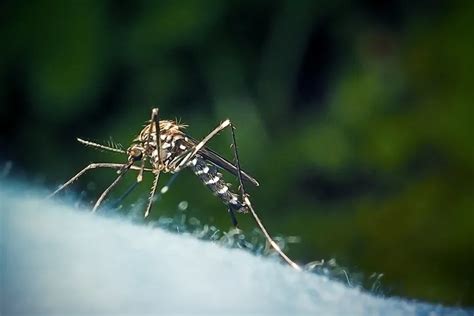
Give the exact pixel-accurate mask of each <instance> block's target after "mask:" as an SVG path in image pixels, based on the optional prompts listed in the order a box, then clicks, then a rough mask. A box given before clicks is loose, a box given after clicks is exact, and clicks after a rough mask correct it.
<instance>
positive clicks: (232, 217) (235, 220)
mask: <svg viewBox="0 0 474 316" xmlns="http://www.w3.org/2000/svg"><path fill="white" fill-rule="evenodd" d="M227 211H228V212H229V215H230V220H231V221H232V225H233V226H234V227H235V228H239V223H238V222H237V218H236V217H235V212H234V210H233V209H232V208H230V207H229V208H228V209H227Z"/></svg>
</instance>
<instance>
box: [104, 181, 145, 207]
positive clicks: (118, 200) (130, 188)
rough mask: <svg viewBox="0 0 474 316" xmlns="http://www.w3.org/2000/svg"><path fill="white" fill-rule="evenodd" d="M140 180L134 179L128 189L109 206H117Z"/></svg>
mask: <svg viewBox="0 0 474 316" xmlns="http://www.w3.org/2000/svg"><path fill="white" fill-rule="evenodd" d="M139 183H140V182H138V181H135V182H134V183H133V184H132V185H131V186H130V187H129V188H128V189H127V191H125V193H123V194H122V196H121V197H119V198H118V199H117V200H116V201H115V202H114V203H113V204H112V206H111V208H117V207H118V206H119V204H120V203H121V202H122V201H123V200H124V199H125V198H126V197H127V196H128V195H129V194H130V193H131V192H132V191H133V190H134V189H135V188H136V187H137V186H138V184H139Z"/></svg>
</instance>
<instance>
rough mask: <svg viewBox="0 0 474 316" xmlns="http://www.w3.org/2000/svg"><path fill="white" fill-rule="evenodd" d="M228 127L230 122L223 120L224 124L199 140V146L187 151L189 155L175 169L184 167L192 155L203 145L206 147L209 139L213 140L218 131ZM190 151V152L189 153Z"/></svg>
mask: <svg viewBox="0 0 474 316" xmlns="http://www.w3.org/2000/svg"><path fill="white" fill-rule="evenodd" d="M229 125H230V120H229V119H227V120H225V121H224V122H222V123H221V124H220V125H219V126H217V127H216V128H215V129H214V130H213V131H212V132H210V133H209V134H208V135H207V136H206V137H204V139H203V140H201V142H200V143H199V144H197V145H196V146H194V147H192V148H190V149H189V151H190V152H189V153H188V154H187V155H186V156H185V157H184V158H183V160H181V162H180V163H179V164H178V166H177V168H178V170H179V168H181V167H183V166H185V165H186V164H187V163H188V162H189V161H190V160H191V159H192V158H193V157H194V155H195V154H196V153H197V152H198V151H199V150H200V149H201V148H202V147H204V145H206V143H207V142H208V141H209V140H211V138H213V137H214V136H216V135H217V133H219V132H220V131H222V130H223V129H224V128H226V127H227V126H229ZM191 150H192V151H191Z"/></svg>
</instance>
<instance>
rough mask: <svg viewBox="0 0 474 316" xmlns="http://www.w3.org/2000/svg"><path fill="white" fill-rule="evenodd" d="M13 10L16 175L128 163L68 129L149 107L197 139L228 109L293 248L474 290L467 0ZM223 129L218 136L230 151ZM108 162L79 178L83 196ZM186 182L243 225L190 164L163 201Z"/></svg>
mask: <svg viewBox="0 0 474 316" xmlns="http://www.w3.org/2000/svg"><path fill="white" fill-rule="evenodd" d="M0 17H1V18H0V25H1V26H0V32H1V35H2V36H1V38H2V48H1V52H0V56H1V59H0V80H1V85H0V100H1V106H0V117H1V130H2V133H1V138H0V148H1V150H0V162H2V164H3V163H5V162H6V161H11V162H13V169H12V171H11V175H12V176H13V177H15V178H23V179H26V180H28V181H30V182H31V183H36V184H41V185H45V186H47V187H49V188H53V187H54V186H56V185H58V184H60V183H61V182H63V181H65V180H66V179H68V178H69V177H71V176H72V175H73V174H75V173H76V172H77V171H78V170H80V169H81V168H82V167H84V166H85V165H87V164H88V163H89V162H92V161H95V162H106V161H113V162H123V161H124V157H122V156H120V155H117V154H113V153H106V152H99V151H96V150H93V149H89V148H85V147H84V146H82V145H81V144H79V143H77V142H76V141H75V137H83V138H86V139H90V140H95V141H99V142H105V143H106V142H108V141H110V139H111V138H112V139H113V140H114V141H115V142H119V143H121V144H122V145H123V146H124V147H127V146H128V145H129V142H130V141H131V140H132V139H133V138H134V137H135V136H136V134H137V133H138V132H139V130H140V128H141V127H142V125H143V123H144V122H145V121H146V120H148V119H149V116H150V109H151V108H152V107H155V106H158V107H160V110H161V115H162V117H163V118H169V119H174V118H179V119H181V121H182V122H183V123H186V124H189V125H190V126H189V129H188V131H189V134H190V135H192V136H193V137H195V138H200V137H204V136H205V135H206V134H207V133H208V132H209V131H210V130H212V129H213V128H214V127H215V126H216V125H217V124H218V123H219V122H220V121H221V120H223V119H225V118H227V117H228V118H231V119H232V121H233V122H234V123H235V125H236V126H237V140H238V143H239V147H240V148H239V149H240V157H241V161H242V166H243V168H244V169H245V170H247V171H248V172H249V173H250V174H252V175H254V176H255V177H256V178H257V179H258V180H259V181H260V183H261V186H260V187H259V188H250V187H248V189H249V191H250V193H251V195H252V199H253V201H254V204H255V206H256V208H257V210H258V211H259V213H260V214H261V216H262V218H263V220H264V222H265V223H266V225H267V227H268V228H269V230H270V231H271V232H272V233H273V234H280V235H284V236H291V235H296V236H301V242H300V243H298V244H294V245H291V248H290V250H289V255H290V256H291V257H293V258H295V259H296V260H297V261H298V262H301V263H304V262H309V261H312V260H318V259H323V258H324V259H329V258H336V259H337V260H338V262H339V263H340V264H343V265H344V266H347V267H349V271H351V270H353V271H360V272H363V273H365V274H366V275H370V274H371V273H372V272H381V273H384V278H383V279H382V283H383V286H384V289H385V291H386V293H389V294H390V295H402V296H408V297H411V298H417V299H422V300H428V301H433V302H441V303H445V304H455V305H463V306H472V305H474V283H473V281H474V210H473V205H474V195H473V188H474V183H473V175H474V172H473V171H474V150H473V143H472V140H471V138H472V135H473V133H472V132H473V130H472V125H470V124H471V123H472V118H473V116H472V115H473V113H472V103H473V100H474V89H473V87H474V77H473V70H474V67H473V66H474V65H473V64H474V41H473V30H474V5H473V2H471V1H419V2H409V1H383V2H380V1H212V0H201V1H155V2H152V1H150V2H149V1H118V2H115V1H71V2H67V1H3V2H2V4H0ZM230 140H231V138H230V135H229V132H224V133H221V136H220V137H218V138H216V139H215V140H213V141H212V142H211V147H213V148H214V149H215V150H217V151H219V152H221V153H223V155H224V156H226V157H229V158H230V157H232V155H231V151H230V149H229V143H230ZM114 175H115V173H114V172H113V171H110V170H98V171H95V172H91V173H90V174H88V175H87V176H84V178H83V179H82V180H81V181H78V183H76V184H75V185H74V186H73V187H71V190H76V192H81V191H83V198H84V201H86V202H87V203H88V202H90V201H92V200H93V199H94V198H97V196H98V195H99V194H100V192H101V190H103V189H104V188H105V187H106V186H107V185H108V183H110V182H111V181H112V179H113V178H114ZM133 181H134V176H132V175H129V179H128V183H131V182H133ZM164 181H166V177H163V182H162V183H164ZM149 183H150V179H149V178H147V179H146V183H145V184H144V185H143V186H141V188H140V189H138V190H136V192H135V196H133V197H131V198H130V199H129V202H130V203H132V202H134V201H136V199H137V198H138V197H142V198H146V196H147V194H148V188H149ZM127 186H128V184H127V183H124V184H123V185H122V186H120V188H119V189H118V190H117V192H116V193H115V195H119V194H120V193H121V192H123V191H124V190H125V189H126V187H127ZM182 200H186V201H188V202H189V205H190V208H189V212H193V214H194V216H196V217H197V218H200V219H201V220H203V221H204V222H212V223H215V224H216V225H217V226H219V227H221V228H222V229H227V228H228V227H229V226H230V220H229V218H228V216H227V214H226V209H225V207H224V206H223V205H222V204H221V203H220V202H219V201H217V200H216V198H215V197H214V196H212V194H210V193H209V192H208V189H207V188H205V187H204V186H203V185H201V183H200V181H199V179H197V178H196V177H195V176H194V175H193V174H192V173H191V172H190V171H185V172H183V174H182V175H181V176H180V177H179V178H178V179H177V181H176V183H175V185H174V186H173V187H172V188H171V191H170V193H169V194H168V195H167V196H166V197H164V199H163V201H162V202H160V204H158V205H157V206H155V208H154V210H153V213H152V216H153V217H154V218H155V219H156V218H158V217H159V216H160V215H165V214H168V215H169V214H172V213H173V211H174V210H176V205H177V204H178V203H179V201H182ZM239 220H240V222H241V223H242V228H244V229H245V230H251V229H252V228H253V227H254V226H255V225H254V223H253V221H252V220H251V218H250V216H244V215H241V216H239Z"/></svg>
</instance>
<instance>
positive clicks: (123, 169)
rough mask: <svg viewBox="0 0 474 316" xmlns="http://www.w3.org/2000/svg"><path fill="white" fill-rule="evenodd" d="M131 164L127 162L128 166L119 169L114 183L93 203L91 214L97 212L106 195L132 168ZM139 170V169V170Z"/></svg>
mask: <svg viewBox="0 0 474 316" xmlns="http://www.w3.org/2000/svg"><path fill="white" fill-rule="evenodd" d="M132 164H133V161H131V162H129V163H128V164H125V165H124V166H123V168H121V169H120V170H121V172H120V174H119V175H118V176H117V178H115V180H114V182H112V183H111V184H110V185H109V186H108V188H107V189H105V191H104V192H102V194H101V195H100V197H99V199H98V200H97V202H96V203H95V205H94V208H93V209H92V212H95V211H97V209H98V208H99V206H100V204H101V203H102V201H103V200H104V199H105V197H106V196H107V194H108V193H109V192H110V190H112V188H113V187H114V186H115V185H116V184H117V183H118V182H119V181H120V179H122V177H123V176H124V175H125V174H126V173H127V171H128V170H130V168H131V167H132ZM140 170H141V169H140Z"/></svg>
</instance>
